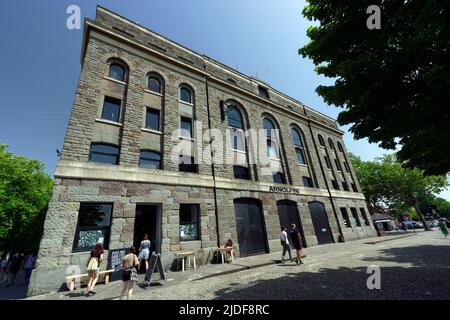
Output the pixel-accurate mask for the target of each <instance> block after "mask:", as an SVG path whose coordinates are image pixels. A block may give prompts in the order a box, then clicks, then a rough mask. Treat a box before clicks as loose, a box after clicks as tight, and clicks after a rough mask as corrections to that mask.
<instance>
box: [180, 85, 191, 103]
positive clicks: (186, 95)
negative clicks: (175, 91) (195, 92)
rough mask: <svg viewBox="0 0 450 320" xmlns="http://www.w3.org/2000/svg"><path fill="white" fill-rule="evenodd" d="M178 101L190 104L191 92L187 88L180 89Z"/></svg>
mask: <svg viewBox="0 0 450 320" xmlns="http://www.w3.org/2000/svg"><path fill="white" fill-rule="evenodd" d="M180 100H181V101H184V102H187V103H192V94H191V91H190V90H189V89H187V88H181V89H180Z"/></svg>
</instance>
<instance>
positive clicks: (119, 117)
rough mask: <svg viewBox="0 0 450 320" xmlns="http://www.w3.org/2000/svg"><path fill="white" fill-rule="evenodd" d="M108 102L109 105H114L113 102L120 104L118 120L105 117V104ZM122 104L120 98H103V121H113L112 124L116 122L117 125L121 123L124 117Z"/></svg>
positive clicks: (101, 116)
mask: <svg viewBox="0 0 450 320" xmlns="http://www.w3.org/2000/svg"><path fill="white" fill-rule="evenodd" d="M107 100H109V101H108V103H110V104H112V101H111V100H115V101H116V102H119V105H118V106H119V112H118V114H117V120H114V119H108V118H105V117H104V113H105V103H106V102H107ZM122 104H123V100H122V99H119V98H115V97H111V96H106V95H105V96H104V97H103V105H102V112H101V114H100V119H102V120H106V121H111V122H115V123H121V121H120V120H121V117H122Z"/></svg>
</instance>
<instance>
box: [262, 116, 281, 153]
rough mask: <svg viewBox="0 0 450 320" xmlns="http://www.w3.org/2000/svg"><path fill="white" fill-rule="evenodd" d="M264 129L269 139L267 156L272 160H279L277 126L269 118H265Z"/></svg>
mask: <svg viewBox="0 0 450 320" xmlns="http://www.w3.org/2000/svg"><path fill="white" fill-rule="evenodd" d="M263 127H264V129H265V130H266V137H267V156H268V157H270V158H276V159H279V158H280V156H279V154H278V141H277V135H276V134H275V128H276V127H275V124H274V123H273V122H272V120H270V119H269V118H264V120H263Z"/></svg>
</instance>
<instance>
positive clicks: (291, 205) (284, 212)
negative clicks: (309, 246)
mask: <svg viewBox="0 0 450 320" xmlns="http://www.w3.org/2000/svg"><path fill="white" fill-rule="evenodd" d="M277 208H278V217H279V218H280V227H283V226H285V227H287V228H288V229H289V227H290V225H291V223H295V225H296V226H297V229H298V231H300V235H301V236H302V245H303V247H304V248H306V239H305V234H304V233H303V226H302V222H301V220H300V216H299V214H298V208H297V203H296V202H294V201H289V200H280V201H277Z"/></svg>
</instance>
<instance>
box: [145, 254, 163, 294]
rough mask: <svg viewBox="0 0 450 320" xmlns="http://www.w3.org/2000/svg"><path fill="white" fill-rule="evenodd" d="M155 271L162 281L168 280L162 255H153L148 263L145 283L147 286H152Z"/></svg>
mask: <svg viewBox="0 0 450 320" xmlns="http://www.w3.org/2000/svg"><path fill="white" fill-rule="evenodd" d="M155 271H158V272H159V276H160V280H166V276H165V274H164V269H163V267H162V263H161V254H159V253H158V254H157V253H154V252H153V253H152V257H151V258H150V261H149V263H148V269H147V273H146V274H145V281H146V282H147V285H148V286H150V283H151V279H152V275H153V273H154V272H155Z"/></svg>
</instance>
